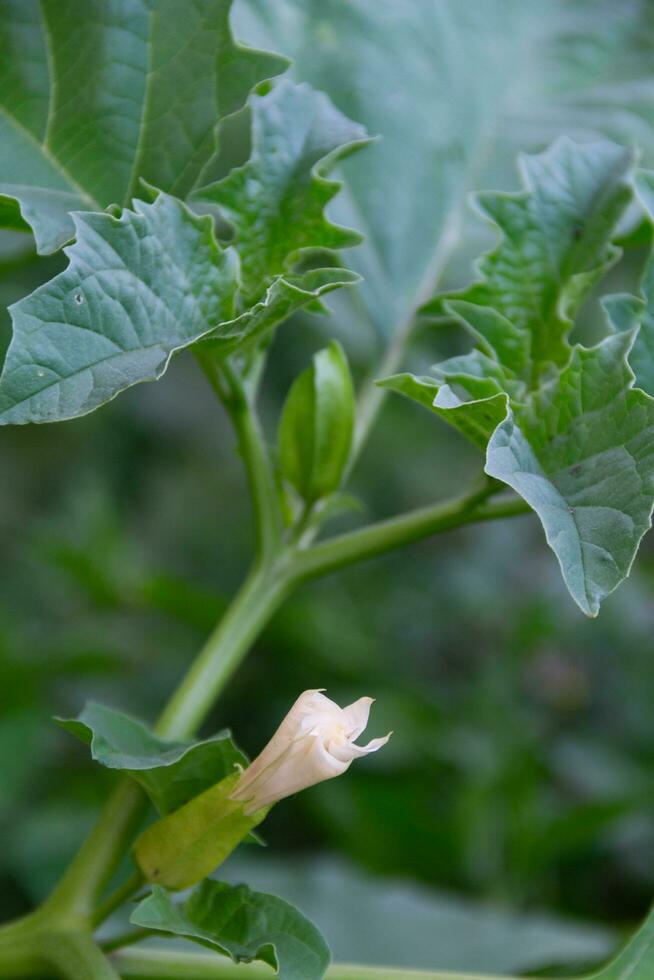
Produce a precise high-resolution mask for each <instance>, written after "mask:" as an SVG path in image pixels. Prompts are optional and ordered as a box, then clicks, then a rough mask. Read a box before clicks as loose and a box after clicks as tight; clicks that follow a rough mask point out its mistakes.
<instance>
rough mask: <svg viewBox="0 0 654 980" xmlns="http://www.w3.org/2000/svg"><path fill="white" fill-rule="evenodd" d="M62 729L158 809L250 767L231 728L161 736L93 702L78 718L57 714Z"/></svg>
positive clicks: (170, 807) (169, 808) (174, 806)
mask: <svg viewBox="0 0 654 980" xmlns="http://www.w3.org/2000/svg"><path fill="white" fill-rule="evenodd" d="M57 722H58V724H60V725H61V727H62V728H65V729H66V730H67V731H69V732H71V733H72V734H73V735H76V736H77V737H78V738H80V739H81V740H82V741H83V742H86V743H87V744H88V745H90V747H91V755H92V757H93V759H95V760H96V762H99V763H100V764H101V765H103V766H106V767H107V768H108V769H119V770H121V771H122V772H125V773H127V775H129V776H131V777H132V779H135V780H136V782H138V783H140V785H141V786H142V787H143V789H144V790H145V791H146V792H147V794H148V796H149V797H150V799H151V800H152V802H153V803H154V805H155V806H156V808H157V810H158V811H159V813H162V814H167V813H170V812H172V811H174V810H178V809H179V808H180V807H182V806H183V805H184V804H185V803H187V802H188V801H189V800H191V799H193V798H194V797H196V796H198V795H199V794H200V793H202V792H204V791H205V790H206V789H208V788H209V787H211V786H213V785H214V784H216V783H218V782H220V781H221V780H223V779H224V778H225V777H226V776H228V775H230V774H232V773H233V772H234V770H235V767H236V766H245V765H247V758H246V756H245V755H244V754H243V753H242V752H241V751H240V749H239V748H237V746H236V745H235V744H234V742H233V741H232V738H231V735H230V733H229V732H227V731H224V732H220V733H219V734H218V735H215V736H214V737H213V738H209V739H207V740H206V741H203V742H195V743H187V742H174V741H170V740H167V739H162V738H158V737H157V736H156V735H154V734H153V733H152V732H151V731H150V729H149V728H147V726H146V725H144V724H143V722H140V721H137V720H136V719H135V718H131V717H130V716H129V715H125V714H123V713H122V712H121V711H115V710H114V709H112V708H106V707H104V706H103V705H101V704H95V703H93V702H90V703H89V704H87V705H86V706H85V708H84V710H83V711H82V712H81V714H80V715H79V716H78V717H77V718H67V719H63V718H58V719H57Z"/></svg>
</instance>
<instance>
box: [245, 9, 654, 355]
mask: <svg viewBox="0 0 654 980" xmlns="http://www.w3.org/2000/svg"><path fill="white" fill-rule="evenodd" d="M235 15H236V21H235V23H236V24H237V25H238V26H239V29H240V31H241V33H243V35H244V36H247V37H250V38H252V39H253V40H255V41H256V42H257V43H259V44H261V45H268V46H273V47H276V48H278V49H279V50H283V51H284V52H285V53H287V54H289V55H290V56H291V57H292V58H293V60H294V66H293V73H294V77H296V78H297V79H299V80H303V81H308V82H310V83H311V84H312V85H314V86H315V87H316V88H319V89H321V90H323V91H325V92H327V94H328V95H329V96H330V97H331V98H332V100H333V101H334V103H335V104H336V105H337V106H338V108H339V109H340V110H341V111H343V112H345V113H347V114H348V115H350V116H352V117H353V118H354V119H357V120H359V121H360V122H362V123H363V124H364V125H365V126H366V128H367V129H368V131H369V132H371V133H375V134H379V135H380V136H381V140H380V142H379V143H377V144H375V145H374V146H372V147H370V149H369V150H367V151H366V152H365V153H361V154H357V155H356V156H354V157H353V158H351V159H349V160H346V161H345V163H344V165H343V168H342V172H343V175H344V177H345V181H346V190H345V192H344V193H343V194H342V195H340V197H339V199H338V201H337V202H336V204H337V208H338V210H337V211H336V210H335V212H334V214H335V217H337V218H338V219H339V220H341V221H343V222H344V223H350V224H353V225H354V226H355V227H357V228H359V229H361V231H363V232H365V235H366V241H365V243H364V244H363V246H362V247H361V248H359V249H357V250H356V251H355V252H353V253H352V257H351V260H349V261H351V264H352V267H353V268H354V269H356V270H357V271H358V272H360V273H361V274H362V275H363V276H364V278H365V282H364V284H363V286H362V288H361V290H360V293H358V294H357V298H356V299H357V303H356V306H355V304H354V303H352V304H351V309H350V310H348V316H349V315H351V322H353V323H354V322H356V323H361V320H362V317H361V312H360V307H361V306H362V305H363V307H364V310H365V315H366V318H367V319H368V321H372V323H373V324H374V326H375V327H376V328H377V330H378V332H379V336H380V338H382V337H384V338H388V337H389V336H390V335H392V333H393V332H394V331H395V330H396V329H399V328H400V327H401V325H402V324H403V323H405V322H406V321H407V320H408V319H410V318H411V316H412V314H413V311H414V310H415V309H416V307H417V306H419V305H420V304H421V303H422V302H424V301H425V300H427V299H428V298H429V296H430V295H431V294H432V292H433V290H434V289H435V288H436V286H437V285H438V284H439V283H438V280H439V279H441V278H442V276H443V271H444V270H445V271H446V273H448V272H449V266H450V265H451V264H452V263H454V262H457V261H459V260H460V259H461V258H465V257H466V252H465V248H466V239H467V234H466V232H467V229H468V220H467V218H466V211H467V208H466V200H467V195H468V192H469V191H470V190H474V189H477V188H480V187H484V186H491V185H493V186H510V183H508V182H507V178H508V180H510V176H511V171H510V168H511V166H512V161H513V157H514V154H515V152H516V150H518V149H520V150H528V151H532V152H533V151H535V150H538V149H540V148H541V147H542V146H543V144H544V143H546V142H548V141H549V140H550V139H552V138H554V137H555V136H556V135H558V134H561V133H565V134H567V135H570V136H572V137H576V138H579V139H583V140H588V139H593V138H597V137H598V136H601V135H607V136H609V137H611V138H613V139H615V140H616V141H617V142H623V143H631V142H636V141H638V142H639V143H640V144H641V145H642V144H643V143H644V144H645V149H646V151H647V152H648V153H651V151H652V149H653V147H654V127H652V125H651V123H652V120H653V117H654V111H653V109H652V107H653V106H654V86H653V85H652V76H651V65H650V63H649V59H648V55H647V52H648V51H649V50H650V48H651V43H652V28H653V25H652V22H651V18H650V17H649V16H648V13H647V11H646V10H645V9H644V8H643V9H639V10H636V11H630V13H629V15H627V14H626V12H625V9H624V7H623V6H622V5H616V4H612V5H611V4H603V5H602V12H601V16H600V15H598V12H597V4H596V3H593V2H592V0H576V2H575V5H574V8H573V9H571V5H570V3H569V2H568V0H552V2H550V3H547V4H543V3H541V2H539V0H485V2H484V3H483V4H476V5H475V8H474V14H473V13H472V12H471V8H470V5H469V4H466V3H461V2H459V0H439V2H438V3H427V2H425V0H402V3H394V4H389V3H380V2H379V0H357V2H356V3H344V2H343V0H279V2H277V3H275V4H270V3H269V2H268V0H243V2H242V3H241V4H240V5H239V6H238V8H237V9H236V11H235ZM534 39H537V43H535V42H534ZM407 52H411V56H410V58H408V56H407ZM588 52H592V57H587V56H586V55H587V53H588ZM498 180H499V184H498V183H497V182H496V181H498ZM459 271H460V270H459V269H455V270H454V275H455V276H456V280H455V281H461V279H460V275H459ZM360 300H362V301H363V304H362V303H361V302H360ZM368 329H369V325H368Z"/></svg>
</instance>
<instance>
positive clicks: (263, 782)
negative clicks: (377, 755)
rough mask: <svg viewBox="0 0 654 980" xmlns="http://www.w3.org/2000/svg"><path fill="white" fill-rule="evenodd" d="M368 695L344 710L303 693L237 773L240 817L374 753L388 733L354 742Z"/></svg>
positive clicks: (363, 724)
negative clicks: (250, 759) (268, 739)
mask: <svg viewBox="0 0 654 980" xmlns="http://www.w3.org/2000/svg"><path fill="white" fill-rule="evenodd" d="M372 703H373V698H359V700H358V701H355V702H354V704H350V705H348V707H347V708H339V706H338V705H337V704H335V703H334V702H333V701H331V700H330V699H329V698H328V697H325V695H324V694H323V693H322V692H321V691H319V690H316V691H305V692H304V694H301V695H300V697H299V698H298V699H297V701H296V702H295V704H294V705H293V707H292V708H291V710H290V711H289V713H288V714H287V715H286V717H285V718H284V720H283V721H282V723H281V725H280V726H279V728H278V729H277V731H276V732H275V734H274V735H273V737H272V738H271V740H270V741H269V742H268V744H267V745H266V747H265V748H264V750H263V751H262V752H261V753H260V755H258V756H257V758H256V759H255V760H254V762H253V763H252V764H251V765H250V766H248V768H247V769H246V770H245V771H244V772H243V773H242V775H241V778H240V779H239V781H238V783H237V784H236V788H235V789H234V791H233V793H232V795H231V799H233V800H241V801H243V802H244V803H245V804H246V805H245V807H244V811H245V813H246V815H248V814H251V813H255V812H256V811H257V810H259V809H261V807H265V806H270V805H271V804H272V803H276V802H277V801H278V800H282V799H284V797H285V796H291V795H292V794H293V793H297V792H299V790H301V789H306V788H307V787H308V786H314V785H315V784H316V783H320V782H322V781H323V780H324V779H332V778H333V777H334V776H340V775H341V773H344V772H345V771H346V769H348V768H349V766H350V764H351V762H352V760H353V759H356V758H358V757H359V756H362V755H367V754H368V753H369V752H376V751H377V749H380V748H381V747H382V745H386V742H388V740H389V738H390V737H391V734H392V732H389V734H388V735H386V736H384V738H373V740H372V741H371V742H369V743H368V744H367V745H355V744H354V740H355V739H356V738H358V737H359V735H360V734H361V732H362V731H363V730H364V728H365V727H366V725H367V724H368V716H369V714H370V706H371V705H372Z"/></svg>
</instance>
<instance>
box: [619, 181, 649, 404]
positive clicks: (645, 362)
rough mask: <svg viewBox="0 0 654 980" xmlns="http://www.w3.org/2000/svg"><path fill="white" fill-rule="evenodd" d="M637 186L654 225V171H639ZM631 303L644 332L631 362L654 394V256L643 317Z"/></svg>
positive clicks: (645, 279)
mask: <svg viewBox="0 0 654 980" xmlns="http://www.w3.org/2000/svg"><path fill="white" fill-rule="evenodd" d="M635 185H636V193H637V196H638V199H639V200H640V202H641V204H642V205H643V207H644V209H645V211H646V213H647V216H648V218H649V221H650V223H651V224H654V172H653V171H651V170H640V171H638V172H637V173H636V178H635ZM613 302H614V303H615V302H616V300H615V299H614V300H613ZM628 302H629V300H627V299H624V300H623V301H622V305H621V306H619V310H622V311H624V310H625V308H626V304H627V303H628ZM631 303H632V304H634V306H635V312H634V314H633V319H634V320H637V322H639V323H640V330H639V331H638V334H637V336H636V340H635V341H634V346H633V348H632V350H631V354H630V355H629V363H630V365H631V367H632V369H633V372H634V374H635V375H636V384H637V385H638V387H639V388H642V389H643V391H646V392H647V393H648V394H650V395H654V254H650V257H649V259H648V261H647V263H646V265H645V270H644V272H643V276H642V280H641V283H640V304H641V306H642V309H641V310H640V316H638V310H637V306H636V304H638V299H636V298H633V297H632V298H631ZM611 312H613V315H612V321H613V326H614V329H616V330H620V329H625V328H626V327H627V326H628V324H626V322H625V318H624V317H623V318H622V320H619V321H618V322H616V315H615V310H613V311H611V309H609V313H611Z"/></svg>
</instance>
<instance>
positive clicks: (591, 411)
mask: <svg viewBox="0 0 654 980" xmlns="http://www.w3.org/2000/svg"><path fill="white" fill-rule="evenodd" d="M632 340H633V336H632V335H629V334H619V335H618V336H616V337H609V338H607V339H606V340H604V341H603V342H602V343H601V344H598V346H597V347H594V348H592V349H590V350H584V349H583V348H580V347H579V348H577V349H576V350H575V351H574V352H573V355H572V358H571V360H570V363H569V364H568V365H567V366H566V367H565V368H564V369H563V371H562V372H561V374H560V375H559V377H558V378H557V379H556V380H555V381H552V382H550V383H548V384H546V385H544V386H543V387H542V388H541V389H539V390H538V391H536V392H535V393H534V395H533V396H532V397H531V398H530V399H529V400H528V401H527V403H526V404H525V406H524V407H521V406H516V407H515V408H514V409H513V410H509V413H508V416H507V418H506V420H505V421H503V422H502V423H501V424H500V425H499V426H498V428H497V429H496V430H495V432H494V433H493V435H492V437H491V439H490V442H489V444H488V452H487V460H486V472H487V473H488V474H489V475H490V476H493V477H495V478H496V479H498V480H502V481H503V482H504V483H507V484H508V485H509V486H511V487H513V489H514V490H516V491H517V492H518V493H519V494H520V495H521V496H522V497H523V498H524V499H525V500H526V501H527V503H528V504H530V506H531V507H533V509H534V510H535V511H536V513H537V514H538V516H539V517H540V520H541V523H542V524H543V528H544V530H545V534H546V536H547V540H548V543H549V544H550V546H551V547H552V548H553V550H554V552H555V553H556V555H557V558H558V559H559V563H560V565H561V571H562V573H563V577H564V579H565V582H566V585H567V586H568V589H569V590H570V593H571V595H572V597H573V598H574V600H575V601H576V602H577V604H578V605H579V606H580V607H581V609H582V610H583V611H584V612H586V613H588V614H589V615H591V616H594V615H596V614H597V612H598V611H599V605H600V602H601V600H602V599H603V598H604V597H605V596H607V595H608V594H609V593H610V592H612V591H613V590H614V589H615V588H616V587H617V586H618V585H619V584H620V582H622V581H623V579H625V578H626V577H627V575H628V574H629V570H630V568H631V564H632V562H633V559H634V556H635V554H636V551H637V549H638V545H639V543H640V541H641V538H642V537H643V535H644V534H645V532H646V531H647V530H649V527H650V520H651V514H652V504H653V503H654V400H652V399H651V398H650V397H649V396H648V395H646V394H644V393H643V392H642V391H639V390H637V389H633V388H632V385H633V375H632V372H631V371H630V369H629V367H628V366H627V362H626V357H627V354H628V352H629V348H630V346H631V343H632Z"/></svg>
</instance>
